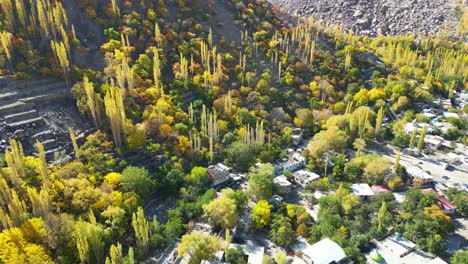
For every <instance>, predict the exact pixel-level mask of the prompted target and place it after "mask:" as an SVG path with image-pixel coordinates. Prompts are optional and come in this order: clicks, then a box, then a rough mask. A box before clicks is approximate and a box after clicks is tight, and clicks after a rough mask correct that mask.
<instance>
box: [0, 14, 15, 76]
mask: <svg viewBox="0 0 468 264" xmlns="http://www.w3.org/2000/svg"><path fill="white" fill-rule="evenodd" d="M2 7H4V5H2ZM12 38H13V34H11V33H10V32H8V31H5V30H4V31H2V32H0V44H1V46H0V47H1V49H0V50H1V51H3V52H4V53H5V55H6V57H7V60H8V62H9V63H10V67H12V68H13V66H12V54H13V50H12V48H13V43H12Z"/></svg>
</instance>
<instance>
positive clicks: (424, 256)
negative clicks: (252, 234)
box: [159, 114, 456, 264]
mask: <svg viewBox="0 0 468 264" xmlns="http://www.w3.org/2000/svg"><path fill="white" fill-rule="evenodd" d="M445 116H447V114H445ZM448 116H451V115H448ZM435 120H437V119H435ZM437 122H439V121H437ZM437 122H432V124H433V125H437V124H438V123H437ZM410 124H412V125H415V123H410ZM443 125H445V123H444V124H443ZM407 128H408V133H412V130H410V126H409V125H407ZM414 128H416V127H414ZM418 129H422V127H421V128H419V127H418ZM293 135H294V143H295V145H296V146H297V145H298V144H299V143H300V141H301V140H302V131H301V130H293ZM436 140H440V142H435V141H436ZM432 141H434V143H432ZM426 142H427V143H428V144H430V145H431V146H434V147H435V149H439V148H440V147H441V146H442V145H444V144H446V143H444V140H443V138H440V139H439V138H436V136H431V135H428V136H427V138H426ZM302 151H303V149H301V148H298V149H296V150H293V149H288V155H287V157H286V158H284V159H282V160H280V161H278V162H276V163H274V164H272V165H273V167H274V171H275V178H274V180H273V183H274V185H275V187H276V190H277V192H278V193H279V194H284V195H287V194H288V193H289V192H291V191H292V189H293V187H302V188H304V189H305V188H306V187H308V186H309V185H310V184H311V183H312V182H314V181H317V180H319V179H320V176H319V175H318V174H316V173H313V172H311V171H309V170H307V169H305V164H306V160H305V158H304V157H303V155H302ZM258 165H259V164H257V166H258ZM207 171H208V175H209V177H210V180H211V183H212V185H213V186H214V187H217V188H223V187H226V186H232V185H230V184H231V183H232V182H238V181H239V182H240V181H242V180H243V179H245V177H244V176H243V175H241V174H236V173H234V172H232V170H231V168H229V167H228V166H225V165H224V164H222V163H218V164H214V165H210V166H209V167H208V168H207ZM406 171H407V173H408V176H409V177H411V178H412V179H413V180H414V179H419V182H421V183H422V187H423V188H425V189H422V191H423V192H430V193H433V194H435V195H436V197H438V199H439V200H438V205H439V207H440V208H441V209H442V210H443V211H444V213H445V214H453V213H454V212H455V210H456V208H455V206H454V205H453V204H452V203H451V202H450V201H448V200H447V198H446V197H445V196H444V194H443V192H442V191H444V190H446V189H444V188H443V186H437V184H436V185H435V188H434V189H433V188H432V187H433V183H434V182H433V177H432V176H431V175H430V174H429V173H427V172H425V171H424V170H422V169H420V168H419V167H417V166H409V167H407V168H406ZM350 191H351V192H352V193H353V194H355V195H356V196H358V197H359V198H360V199H361V200H362V201H363V202H366V201H369V200H370V199H371V197H372V196H374V195H377V194H379V193H383V192H390V193H392V194H393V195H394V197H395V200H396V201H397V202H398V203H401V202H403V201H404V200H405V193H400V192H392V190H390V189H389V188H388V186H386V185H373V186H370V185H369V184H366V183H355V184H352V186H351V188H350ZM316 194H317V193H315V194H314V195H315V196H317V195H316ZM320 195H323V194H320ZM275 196H277V195H275ZM316 198H317V197H316ZM250 207H251V206H250ZM249 209H250V208H248V209H247V210H246V211H245V212H244V213H243V214H242V215H241V217H240V219H239V225H238V226H237V228H236V232H237V233H239V232H240V233H242V232H247V231H246V230H248V229H249V227H248V226H249V225H250V214H249ZM305 209H306V211H307V212H309V213H310V214H311V215H312V217H314V218H316V216H317V212H318V209H319V208H318V205H315V206H314V208H313V209H310V208H307V206H306V208H305ZM196 226H197V225H196ZM197 230H202V231H203V232H207V233H212V230H211V228H210V227H209V225H207V224H198V229H197ZM236 232H235V233H234V241H235V242H237V243H231V244H230V245H229V247H230V248H241V249H242V250H243V252H244V254H245V260H246V261H247V263H249V264H261V263H262V262H263V259H264V255H265V254H266V248H265V247H263V246H261V245H258V243H254V241H251V240H241V241H239V240H237V241H236V239H235V238H236ZM240 236H242V234H241V235H240ZM371 247H373V248H374V249H373V250H372V251H371V252H370V253H368V254H367V255H366V260H367V263H370V264H374V263H402V264H404V263H429V264H441V263H446V262H444V261H443V260H441V259H440V258H438V257H436V256H434V255H431V254H428V253H426V252H422V251H421V250H418V249H417V247H416V245H415V244H414V243H413V242H411V241H409V240H407V239H405V238H404V237H403V236H401V235H400V234H398V233H394V234H392V235H390V236H388V237H385V238H383V239H381V240H380V241H376V240H374V241H372V242H371ZM291 249H292V250H293V252H294V257H293V258H291V257H290V259H289V260H288V262H290V263H293V264H331V263H337V264H340V263H341V264H343V263H352V262H351V261H350V260H349V259H348V258H347V257H346V254H345V252H344V250H343V249H342V248H341V247H340V246H339V245H338V244H337V243H335V242H334V241H332V240H330V239H328V238H325V239H323V240H321V241H319V242H317V243H315V244H309V243H308V242H307V241H306V239H304V238H302V237H299V238H298V239H297V241H296V243H295V244H294V245H293V246H292V247H291ZM169 256H170V257H166V258H163V259H162V261H159V263H188V260H189V259H188V258H187V257H186V258H179V257H177V252H176V249H175V248H174V249H173V252H172V253H171V254H169ZM202 263H204V264H224V263H226V262H225V256H224V251H219V252H217V254H216V257H215V258H214V259H212V260H205V261H203V262H202Z"/></svg>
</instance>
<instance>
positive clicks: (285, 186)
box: [273, 175, 292, 194]
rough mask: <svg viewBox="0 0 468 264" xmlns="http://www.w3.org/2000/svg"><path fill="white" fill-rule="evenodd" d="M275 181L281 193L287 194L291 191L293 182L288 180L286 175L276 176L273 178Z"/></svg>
mask: <svg viewBox="0 0 468 264" xmlns="http://www.w3.org/2000/svg"><path fill="white" fill-rule="evenodd" d="M273 183H274V184H275V186H276V189H277V190H278V192H279V193H281V194H285V193H288V192H290V191H291V186H292V183H291V182H290V181H288V178H286V176H284V175H280V176H276V177H275V178H274V179H273Z"/></svg>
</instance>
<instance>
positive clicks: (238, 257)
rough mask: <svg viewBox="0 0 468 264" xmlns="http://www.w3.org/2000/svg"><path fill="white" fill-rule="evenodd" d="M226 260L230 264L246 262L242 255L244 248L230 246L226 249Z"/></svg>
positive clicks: (245, 263) (244, 263)
mask: <svg viewBox="0 0 468 264" xmlns="http://www.w3.org/2000/svg"><path fill="white" fill-rule="evenodd" d="M227 252H228V253H227V257H226V261H227V262H228V263H230V264H247V261H246V260H245V258H244V256H245V253H244V250H242V248H230V249H228V250H227Z"/></svg>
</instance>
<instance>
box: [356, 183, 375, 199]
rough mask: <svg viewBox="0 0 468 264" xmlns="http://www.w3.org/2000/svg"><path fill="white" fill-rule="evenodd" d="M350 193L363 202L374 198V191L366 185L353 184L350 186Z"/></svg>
mask: <svg viewBox="0 0 468 264" xmlns="http://www.w3.org/2000/svg"><path fill="white" fill-rule="evenodd" d="M351 192H352V193H353V194H354V195H356V196H358V197H359V198H360V199H361V200H363V201H368V200H369V199H370V198H371V197H372V196H374V191H372V189H371V187H370V186H369V184H367V183H355V184H353V185H351Z"/></svg>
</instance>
